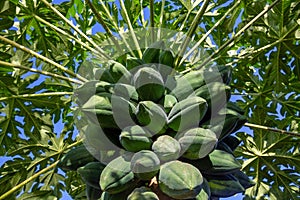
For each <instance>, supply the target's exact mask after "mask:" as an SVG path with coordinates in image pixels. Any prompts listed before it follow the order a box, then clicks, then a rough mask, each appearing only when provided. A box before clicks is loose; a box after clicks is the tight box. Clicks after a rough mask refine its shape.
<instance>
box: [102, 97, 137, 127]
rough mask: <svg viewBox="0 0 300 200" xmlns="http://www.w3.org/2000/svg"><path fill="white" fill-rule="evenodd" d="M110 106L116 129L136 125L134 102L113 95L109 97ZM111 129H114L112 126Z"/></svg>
mask: <svg viewBox="0 0 300 200" xmlns="http://www.w3.org/2000/svg"><path fill="white" fill-rule="evenodd" d="M111 106H112V113H113V120H114V122H115V123H116V124H117V127H118V128H120V129H123V128H125V127H127V126H133V125H135V124H136V116H135V112H136V103H135V102H133V101H130V100H127V99H126V98H124V97H121V96H116V95H113V96H112V97H111ZM98 119H99V117H98ZM100 120H101V119H99V121H100ZM100 125H101V123H100ZM111 127H112V128H114V126H113V124H112V125H111ZM104 128H106V127H104Z"/></svg>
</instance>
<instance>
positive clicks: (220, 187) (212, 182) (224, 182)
mask: <svg viewBox="0 0 300 200" xmlns="http://www.w3.org/2000/svg"><path fill="white" fill-rule="evenodd" d="M207 181H208V185H209V187H210V191H211V195H212V196H215V197H230V196H233V195H235V194H237V193H240V192H244V191H245V188H244V187H243V186H242V185H241V184H240V182H239V181H238V180H237V179H236V178H235V177H234V176H233V175H231V174H228V175H222V176H207Z"/></svg>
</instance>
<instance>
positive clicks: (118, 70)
mask: <svg viewBox="0 0 300 200" xmlns="http://www.w3.org/2000/svg"><path fill="white" fill-rule="evenodd" d="M109 73H110V75H111V77H112V78H113V81H112V82H110V83H117V82H120V83H126V84H130V82H131V79H132V74H131V73H130V72H129V71H128V70H127V69H126V67H125V66H124V65H122V64H121V63H118V62H112V63H111V65H110V66H109Z"/></svg>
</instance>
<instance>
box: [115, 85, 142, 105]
mask: <svg viewBox="0 0 300 200" xmlns="http://www.w3.org/2000/svg"><path fill="white" fill-rule="evenodd" d="M113 93H114V95H117V96H120V97H123V98H125V99H127V100H129V99H130V100H133V101H138V99H139V96H138V93H137V92H136V90H135V88H134V86H132V85H128V84H124V83H116V84H114V87H113Z"/></svg>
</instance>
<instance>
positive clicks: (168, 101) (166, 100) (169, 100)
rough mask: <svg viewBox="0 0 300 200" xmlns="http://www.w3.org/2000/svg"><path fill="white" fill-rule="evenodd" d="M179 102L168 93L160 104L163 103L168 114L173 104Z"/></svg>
mask: <svg viewBox="0 0 300 200" xmlns="http://www.w3.org/2000/svg"><path fill="white" fill-rule="evenodd" d="M176 103H177V99H176V98H175V97H174V96H173V95H170V94H166V95H165V96H164V97H163V98H162V99H161V100H160V101H159V104H160V105H162V106H163V107H164V109H165V112H166V113H167V114H168V113H169V112H170V111H171V109H172V108H173V106H174V105H175V104H176Z"/></svg>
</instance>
